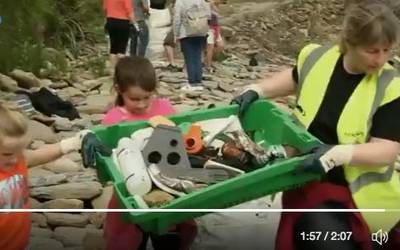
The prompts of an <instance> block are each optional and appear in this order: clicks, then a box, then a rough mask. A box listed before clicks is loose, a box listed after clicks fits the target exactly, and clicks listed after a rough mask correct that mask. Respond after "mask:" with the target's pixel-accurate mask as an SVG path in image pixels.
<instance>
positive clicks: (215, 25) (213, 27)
mask: <svg viewBox="0 0 400 250" xmlns="http://www.w3.org/2000/svg"><path fill="white" fill-rule="evenodd" d="M219 4H220V0H211V1H210V8H211V20H210V21H209V26H210V30H209V31H208V36H207V50H206V57H205V62H204V65H205V71H206V72H207V73H213V72H214V68H213V67H212V60H213V56H214V55H215V54H217V53H218V52H220V51H222V49H223V48H224V41H223V40H222V36H221V26H220V25H219V13H218V11H219V10H218V6H219Z"/></svg>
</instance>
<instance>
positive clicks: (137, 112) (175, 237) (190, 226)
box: [102, 57, 197, 250]
mask: <svg viewBox="0 0 400 250" xmlns="http://www.w3.org/2000/svg"><path fill="white" fill-rule="evenodd" d="M114 88H115V90H116V91H117V93H118V96H117V99H116V102H115V107H114V108H112V109H110V110H109V111H108V112H107V114H106V115H105V117H104V118H103V121H102V124H104V125H110V124H115V123H119V122H124V121H137V120H147V119H149V118H151V117H152V116H155V115H170V114H174V113H175V112H176V111H175V109H174V108H173V106H172V105H171V103H170V102H169V101H168V100H166V99H159V98H155V97H154V95H155V91H156V88H157V78H156V73H155V70H154V68H153V65H152V64H151V62H150V61H149V60H148V59H146V58H142V57H124V58H121V59H120V60H119V61H118V63H117V66H116V68H115V74H114ZM108 208H110V209H112V208H119V204H118V201H117V198H116V197H115V195H113V197H112V198H111V200H110V202H109V204H108ZM121 215H122V214H120V213H108V214H107V217H106V222H105V228H104V237H105V240H106V246H107V250H125V249H126V250H133V249H146V243H147V239H148V237H149V236H150V237H151V240H152V243H153V247H154V249H156V250H160V249H189V248H190V246H191V245H192V243H193V241H194V238H195V237H196V234H197V227H196V223H195V221H194V220H189V221H185V222H183V223H181V224H178V225H176V226H175V227H174V228H173V230H171V231H170V232H168V233H167V234H166V235H161V236H157V235H149V234H147V233H146V232H143V231H142V229H141V228H140V227H139V226H138V225H135V224H128V223H125V222H124V221H123V220H122V217H121Z"/></svg>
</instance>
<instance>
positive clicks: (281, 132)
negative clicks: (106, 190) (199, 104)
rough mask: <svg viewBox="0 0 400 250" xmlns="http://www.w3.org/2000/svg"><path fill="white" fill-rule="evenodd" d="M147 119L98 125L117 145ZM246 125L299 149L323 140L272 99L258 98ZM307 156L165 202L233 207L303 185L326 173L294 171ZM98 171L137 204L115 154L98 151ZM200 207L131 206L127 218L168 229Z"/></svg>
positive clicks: (258, 135) (197, 114)
mask: <svg viewBox="0 0 400 250" xmlns="http://www.w3.org/2000/svg"><path fill="white" fill-rule="evenodd" d="M237 112H238V106H237V105H231V106H226V107H219V108H214V109H207V110H199V111H193V112H186V113H181V114H177V115H173V116H169V118H170V119H171V120H173V121H174V122H175V123H176V124H180V123H182V122H196V121H201V120H208V119H214V118H224V117H228V116H230V115H232V114H237ZM148 126H149V124H148V123H147V122H145V121H140V122H127V123H122V124H118V125H114V126H109V127H101V126H99V127H96V128H94V129H93V130H94V132H95V133H96V135H97V136H98V137H99V138H100V140H102V141H103V142H104V143H106V144H108V145H109V146H111V147H113V148H114V147H116V145H117V143H118V140H119V139H120V138H122V137H125V136H128V137H129V136H130V135H131V134H132V133H133V132H134V131H136V130H138V129H142V128H145V127H148ZM242 126H243V128H244V130H245V131H253V132H254V140H255V141H261V140H264V141H265V142H266V144H267V145H268V144H288V145H293V146H295V147H296V148H298V149H306V148H311V147H313V146H316V145H318V144H320V143H321V142H320V141H319V140H318V139H316V138H315V137H313V136H312V135H310V134H309V133H308V132H307V131H306V130H305V129H304V128H301V127H300V126H297V125H296V124H295V123H294V122H293V120H292V119H291V118H290V117H289V115H288V114H286V113H284V112H282V111H281V110H279V109H278V108H277V107H275V106H274V105H273V104H272V103H270V102H268V101H265V100H262V101H257V102H255V103H254V104H253V105H251V107H250V108H249V110H248V111H247V112H246V115H245V116H244V117H243V119H242ZM303 160H304V156H302V157H295V158H291V159H288V160H284V161H280V162H276V163H274V164H272V165H268V166H265V167H263V168H260V169H257V170H255V171H252V172H249V173H246V174H243V175H240V176H237V177H235V178H232V179H229V180H226V181H224V182H220V183H217V184H214V185H212V186H209V187H207V188H204V189H201V190H200V191H197V192H194V193H190V194H187V195H185V196H183V197H179V198H176V199H175V200H173V201H172V202H170V203H169V204H167V205H165V206H162V207H161V208H181V209H185V208H200V209H201V208H228V207H231V206H234V205H237V204H240V203H243V202H246V201H249V200H253V199H256V198H259V197H262V196H265V195H269V194H273V193H276V192H280V191H283V190H287V189H291V188H294V187H298V186H300V185H302V184H304V183H306V182H308V181H311V180H317V179H319V178H320V176H319V175H317V174H311V173H301V174H299V173H296V174H295V173H294V170H295V169H296V167H298V166H299V165H300V164H301V163H302V161H303ZM97 165H98V167H97V168H98V174H99V178H100V180H101V181H110V180H111V181H113V182H114V191H115V193H116V195H117V197H118V199H119V201H120V204H121V207H122V208H129V209H134V208H137V207H138V206H137V205H136V203H135V201H134V199H133V197H131V196H130V195H129V193H128V192H127V190H126V187H125V184H124V182H123V178H122V176H121V174H120V173H119V172H118V171H117V170H116V166H115V165H114V163H113V161H112V159H111V157H103V156H100V155H97ZM203 214H205V213H197V212H194V213H192V212H184V213H174V212H125V213H124V219H125V220H126V221H128V222H132V223H135V224H139V225H140V226H141V228H143V229H144V230H146V231H151V232H154V233H159V234H161V233H164V232H166V231H167V229H168V227H169V226H171V225H173V224H175V223H179V222H182V221H184V220H187V219H190V218H195V217H198V216H201V215H203Z"/></svg>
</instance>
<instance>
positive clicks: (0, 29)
mask: <svg viewBox="0 0 400 250" xmlns="http://www.w3.org/2000/svg"><path fill="white" fill-rule="evenodd" d="M0 16H1V17H2V23H1V24H0V37H1V39H0V58H1V60H0V72H2V73H7V72H9V71H10V70H12V69H14V68H16V67H18V68H21V69H24V70H27V71H32V72H34V73H39V70H40V69H41V68H46V67H47V66H48V64H49V63H48V60H49V61H50V62H51V64H52V65H51V66H52V68H53V69H54V67H55V68H60V69H65V67H66V66H67V63H66V56H65V53H64V50H68V52H69V53H70V54H72V56H77V55H79V54H80V53H81V52H82V49H83V48H84V46H83V45H84V44H86V45H87V44H89V45H90V44H91V43H92V44H93V43H94V42H95V41H96V39H98V38H99V37H101V36H102V32H103V22H104V21H103V13H102V6H101V1H98V0H63V1H56V0H33V1H32V0H1V1H0ZM46 47H51V48H55V49H57V50H58V51H60V53H59V54H58V55H57V56H56V58H53V59H55V60H50V58H49V56H48V55H47V54H46V53H44V52H45V50H44V48H46ZM50 57H54V56H50Z"/></svg>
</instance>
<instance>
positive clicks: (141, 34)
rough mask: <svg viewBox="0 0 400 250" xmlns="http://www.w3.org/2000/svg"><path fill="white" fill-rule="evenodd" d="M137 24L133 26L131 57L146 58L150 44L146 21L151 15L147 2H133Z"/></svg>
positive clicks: (143, 0)
mask: <svg viewBox="0 0 400 250" xmlns="http://www.w3.org/2000/svg"><path fill="white" fill-rule="evenodd" d="M132 1H133V9H134V13H135V20H136V23H135V24H134V25H131V29H130V35H131V37H130V38H131V43H130V55H131V56H141V57H144V56H145V54H146V49H147V45H148V44H149V27H148V26H147V23H146V19H147V17H148V16H149V15H150V13H149V10H150V9H149V4H148V1H147V0H132Z"/></svg>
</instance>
